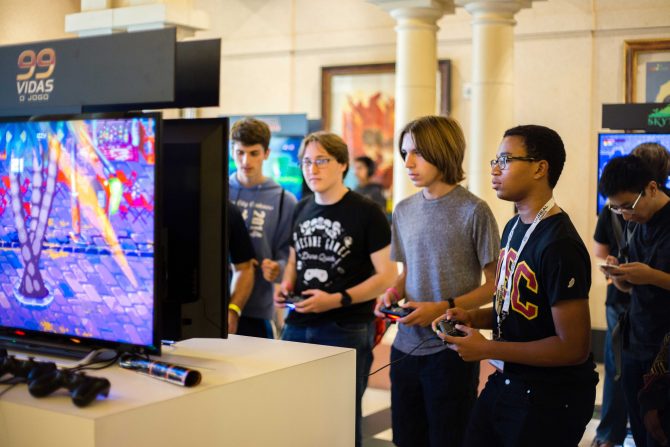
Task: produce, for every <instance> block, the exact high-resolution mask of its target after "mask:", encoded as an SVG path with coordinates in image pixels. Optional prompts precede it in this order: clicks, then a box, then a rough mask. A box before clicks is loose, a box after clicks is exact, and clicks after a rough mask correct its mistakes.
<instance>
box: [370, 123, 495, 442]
mask: <svg viewBox="0 0 670 447" xmlns="http://www.w3.org/2000/svg"><path fill="white" fill-rule="evenodd" d="M399 141H400V144H399V147H398V149H399V151H400V155H401V156H402V158H403V160H404V167H405V170H406V171H407V175H408V176H409V178H410V180H411V182H412V183H413V184H414V186H416V187H418V188H421V190H420V191H419V192H417V193H416V194H413V195H411V196H409V197H407V198H406V199H404V200H402V201H401V202H400V203H398V204H397V205H396V207H395V210H394V212H393V231H392V235H393V236H392V245H391V247H392V249H391V256H392V258H393V260H394V261H396V262H402V264H403V269H402V270H403V271H402V274H401V275H400V276H399V277H398V279H397V280H396V283H395V284H394V287H393V288H391V289H389V290H388V291H387V292H386V294H385V295H384V298H383V303H380V304H379V305H378V306H381V304H384V305H385V306H390V305H391V304H392V303H395V302H397V301H399V300H401V299H405V303H403V304H402V307H404V308H406V309H410V310H411V313H410V314H409V315H407V316H406V317H404V318H401V319H399V320H397V322H398V334H397V335H396V338H395V340H394V342H393V347H392V349H391V419H392V426H393V442H394V443H395V445H397V446H399V447H424V446H425V447H429V446H435V447H436V446H442V445H454V446H460V445H461V442H462V440H463V433H464V430H465V426H466V425H467V422H468V418H469V416H470V410H471V409H472V406H473V404H474V402H475V399H476V398H477V384H478V381H479V363H478V362H463V361H462V360H461V359H459V358H458V355H457V354H456V353H455V352H453V351H451V350H449V349H447V347H446V346H445V345H444V343H442V342H440V340H439V339H437V337H435V333H434V332H433V331H432V330H431V328H430V323H431V322H432V321H433V320H434V319H435V318H436V317H437V316H439V315H444V312H445V311H446V310H447V309H449V308H451V307H453V306H459V307H463V308H475V307H479V306H481V305H483V304H487V303H489V302H490V300H491V296H492V295H493V291H494V288H495V284H494V281H493V280H494V278H495V266H496V260H497V258H498V251H499V249H500V244H499V233H498V225H497V224H496V221H495V218H494V216H493V213H492V212H491V210H490V208H489V207H488V205H487V204H486V202H484V201H483V200H481V199H480V198H479V197H477V196H475V195H474V194H472V193H471V192H469V191H468V190H467V189H465V188H463V187H462V186H460V185H459V183H460V182H461V181H463V179H464V173H463V167H462V165H463V158H464V156H465V137H464V136H463V131H462V130H461V127H460V125H459V124H458V122H456V121H455V120H454V119H452V118H447V117H442V116H426V117H422V118H419V119H417V120H415V121H412V122H410V123H408V124H407V125H406V126H405V127H404V128H403V129H402V131H401V132H400V138H399ZM482 273H483V274H484V275H483V276H484V277H485V282H484V284H482ZM377 312H378V315H379V316H383V314H381V313H379V309H377Z"/></svg>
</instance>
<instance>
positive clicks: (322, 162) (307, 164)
mask: <svg viewBox="0 0 670 447" xmlns="http://www.w3.org/2000/svg"><path fill="white" fill-rule="evenodd" d="M330 160H332V158H317V159H316V160H310V159H309V158H303V159H302V161H301V162H300V167H301V168H303V169H309V168H311V167H312V165H316V167H317V168H323V167H324V166H326V165H327V164H328V163H330Z"/></svg>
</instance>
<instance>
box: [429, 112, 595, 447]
mask: <svg viewBox="0 0 670 447" xmlns="http://www.w3.org/2000/svg"><path fill="white" fill-rule="evenodd" d="M564 163H565V148H564V147H563V142H562V140H561V138H560V136H559V135H558V134H557V133H556V132H555V131H553V130H551V129H549V128H546V127H543V126H535V125H527V126H518V127H515V128H512V129H509V130H508V131H507V132H505V135H504V138H503V140H502V143H501V145H500V148H499V151H498V154H497V155H496V159H495V160H492V161H491V169H492V171H491V174H492V183H493V189H495V190H496V193H497V196H498V198H500V199H503V200H508V201H511V202H514V203H515V205H516V207H517V209H518V211H519V214H518V216H515V217H514V218H512V220H510V221H509V222H508V224H507V225H506V226H505V230H504V232H503V237H502V241H503V242H504V243H505V248H504V250H502V252H501V255H500V258H499V262H498V274H497V275H498V277H497V280H496V284H497V287H496V293H495V296H494V309H493V311H491V310H490V309H478V310H470V311H467V310H464V309H459V308H456V309H450V310H448V311H447V313H446V317H447V318H448V319H453V320H457V321H459V322H461V324H457V325H456V327H457V328H458V329H460V330H461V331H463V332H465V336H464V337H451V336H443V335H440V337H441V338H443V339H444V340H445V341H446V342H447V343H448V346H449V347H450V348H451V349H453V350H454V351H456V352H457V353H458V355H459V356H460V357H461V358H463V360H466V361H477V360H482V359H495V360H491V363H493V364H494V366H495V367H496V369H497V371H496V372H495V373H493V374H492V375H491V376H490V377H489V380H488V382H487V383H486V387H485V388H484V390H483V391H482V393H481V395H480V397H479V399H478V400H477V403H476V405H475V408H474V410H473V412H472V416H471V418H470V423H469V425H468V429H467V432H466V436H465V442H464V444H463V445H464V446H468V447H472V446H487V447H488V446H506V447H507V446H509V447H512V446H518V447H521V446H576V445H577V444H578V443H579V441H580V439H581V438H582V435H583V433H584V430H585V428H586V425H587V424H588V422H589V420H590V419H591V416H592V414H593V407H594V401H595V387H596V383H597V381H598V376H597V374H596V372H595V364H594V363H593V360H592V359H591V357H590V356H589V351H590V339H591V323H590V314H589V303H588V293H589V289H590V287H591V264H590V260H589V254H588V252H587V250H586V247H585V246H584V243H583V242H582V240H581V239H580V237H579V235H578V234H577V231H576V230H575V228H574V226H573V225H572V222H571V221H570V218H569V217H568V216H567V214H565V213H564V212H563V211H562V210H561V209H560V208H559V207H558V206H557V205H556V204H555V202H554V198H553V189H554V187H555V186H556V182H557V181H558V178H559V177H560V175H561V171H562V170H563V165H564ZM435 323H436V322H435ZM435 323H434V324H435ZM476 329H493V333H494V338H493V340H487V339H486V338H484V336H483V335H481V334H480V333H479V331H477V330H476Z"/></svg>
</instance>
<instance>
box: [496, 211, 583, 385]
mask: <svg viewBox="0 0 670 447" xmlns="http://www.w3.org/2000/svg"><path fill="white" fill-rule="evenodd" d="M516 220H517V217H514V218H512V220H510V221H509V222H508V223H507V225H506V226H505V231H504V232H503V236H502V242H501V245H502V246H503V248H502V249H501V254H500V258H499V261H498V264H499V265H498V272H500V262H502V260H503V259H504V257H505V256H504V255H505V253H504V251H505V249H504V246H505V245H506V244H507V236H508V234H509V232H510V230H511V229H512V226H513V225H514V222H515V221H516ZM529 227H530V224H524V223H523V222H521V221H520V222H519V224H518V225H517V227H516V229H515V230H514V235H513V237H512V243H511V244H510V252H511V254H510V256H509V257H508V260H507V269H506V272H505V276H506V280H507V278H508V275H509V274H510V272H509V269H510V264H511V261H512V260H513V259H515V258H516V253H517V252H518V249H519V246H520V245H521V240H522V239H523V236H524V234H525V233H526V230H527V229H528V228H529ZM496 276H498V275H496ZM497 283H498V278H496V284H497ZM507 284H509V283H507ZM511 284H512V294H511V303H510V308H509V315H508V316H507V318H505V320H504V321H503V323H502V338H503V339H504V340H506V341H512V342H529V341H535V340H541V339H543V338H547V337H551V336H555V335H556V327H555V326H554V320H553V317H552V313H551V308H552V306H554V305H555V304H557V303H558V302H559V301H561V300H572V299H588V296H589V289H590V288H591V261H590V259H589V254H588V251H587V250H586V247H585V246H584V243H583V242H582V240H581V238H580V237H579V234H578V233H577V230H575V227H574V226H573V225H572V222H571V221H570V218H569V217H568V215H567V214H566V213H564V212H562V213H559V214H555V215H553V216H550V217H547V218H545V219H544V220H542V221H541V222H540V223H539V224H538V225H537V227H536V228H535V230H534V231H533V233H532V235H531V237H530V239H529V240H528V242H527V243H526V246H525V247H524V249H523V251H522V252H521V258H520V259H519V261H518V262H517V264H516V269H515V271H514V278H513V281H512V282H511ZM494 307H495V306H494ZM496 317H497V315H496V311H495V308H494V310H493V318H494V324H493V327H494V328H495V327H497V323H496V321H497V320H496ZM594 370H595V364H594V363H593V360H592V359H591V358H589V359H588V360H587V361H586V362H584V363H583V364H581V365H575V366H561V367H540V366H529V365H522V364H518V363H511V362H505V373H509V374H512V375H517V376H520V377H521V378H523V379H524V380H533V381H542V382H550V383H567V382H578V381H582V380H593V378H594V374H595V373H594Z"/></svg>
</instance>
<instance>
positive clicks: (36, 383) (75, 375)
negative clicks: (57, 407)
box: [28, 370, 111, 407]
mask: <svg viewBox="0 0 670 447" xmlns="http://www.w3.org/2000/svg"><path fill="white" fill-rule="evenodd" d="M61 387H63V388H66V389H67V390H68V391H69V392H70V396H72V402H74V404H75V405H76V406H78V407H85V406H87V405H88V404H90V403H91V402H93V401H94V400H95V398H96V397H98V396H100V395H101V396H104V397H107V396H108V395H109V389H110V387H111V384H110V383H109V380H107V379H105V378H103V377H90V376H87V375H85V374H84V373H83V372H73V371H67V370H55V371H52V372H50V373H48V374H45V375H43V376H41V377H40V378H38V379H35V380H33V381H31V382H30V383H29V384H28V391H30V394H32V395H33V397H45V396H48V395H49V394H51V393H53V392H54V391H56V390H57V389H58V388H61Z"/></svg>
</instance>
